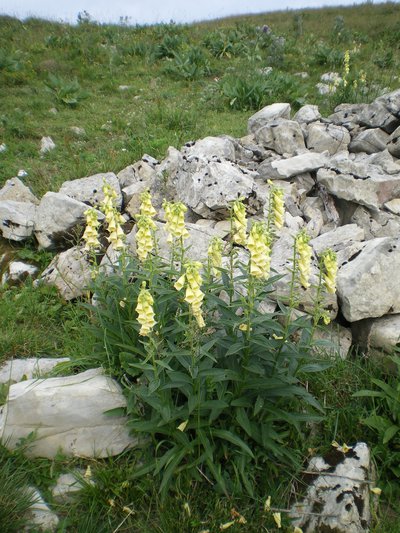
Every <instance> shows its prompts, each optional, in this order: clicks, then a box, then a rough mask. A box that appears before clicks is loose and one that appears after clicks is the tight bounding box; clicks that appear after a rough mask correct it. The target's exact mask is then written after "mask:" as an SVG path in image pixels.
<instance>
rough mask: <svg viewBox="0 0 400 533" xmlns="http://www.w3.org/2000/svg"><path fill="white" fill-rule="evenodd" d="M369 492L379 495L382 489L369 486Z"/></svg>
mask: <svg viewBox="0 0 400 533" xmlns="http://www.w3.org/2000/svg"><path fill="white" fill-rule="evenodd" d="M371 492H372V493H373V494H376V495H377V496H380V495H381V494H382V489H380V488H379V487H371Z"/></svg>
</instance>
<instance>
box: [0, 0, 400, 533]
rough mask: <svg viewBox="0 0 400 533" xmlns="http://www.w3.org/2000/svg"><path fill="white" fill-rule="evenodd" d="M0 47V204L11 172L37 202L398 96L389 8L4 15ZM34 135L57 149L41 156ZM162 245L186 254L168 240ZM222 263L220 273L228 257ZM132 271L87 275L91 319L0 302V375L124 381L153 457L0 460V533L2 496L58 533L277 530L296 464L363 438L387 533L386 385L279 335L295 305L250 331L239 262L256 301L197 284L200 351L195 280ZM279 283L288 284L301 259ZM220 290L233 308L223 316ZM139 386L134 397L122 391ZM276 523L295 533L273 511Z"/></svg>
mask: <svg viewBox="0 0 400 533" xmlns="http://www.w3.org/2000/svg"><path fill="white" fill-rule="evenodd" d="M266 26H268V28H267V27H266ZM0 29H1V32H0V97H1V98H0V106H1V107H0V144H1V143H4V144H5V145H6V149H5V151H3V152H1V153H0V187H1V186H2V185H3V184H4V182H5V181H6V180H7V179H8V178H10V177H13V176H15V175H17V173H18V171H19V170H21V169H23V170H25V171H26V172H27V176H26V177H24V178H23V179H24V182H25V183H26V184H27V185H29V186H30V187H31V189H32V190H33V192H34V193H35V194H37V195H38V196H41V195H42V194H44V193H45V192H46V191H48V190H54V191H57V190H58V188H59V187H60V185H61V183H62V182H64V181H65V180H71V179H74V178H81V177H84V176H88V175H91V174H95V173H100V172H106V171H114V172H118V171H119V170H121V169H122V168H124V167H125V166H127V165H129V164H131V163H133V162H135V161H137V160H138V159H140V157H141V156H142V155H143V154H144V153H147V154H150V155H152V156H153V157H156V158H159V159H162V158H163V157H164V155H165V153H166V149H167V148H168V146H170V145H172V146H175V147H177V148H179V147H180V146H181V145H182V144H183V143H184V142H187V141H190V140H196V139H198V138H201V137H205V136H208V135H220V134H229V135H232V136H234V137H240V136H243V135H245V134H246V133H247V132H246V125H247V118H248V117H249V115H250V114H252V113H253V112H255V111H257V110H258V109H260V108H261V107H262V106H264V105H267V104H270V103H274V102H290V103H291V106H292V109H293V110H296V109H298V108H299V107H301V105H303V104H306V103H310V104H318V105H319V106H320V111H321V113H322V114H323V115H326V114H329V113H330V112H332V111H333V108H334V107H335V105H337V104H338V103H341V102H346V103H350V102H368V101H371V100H373V99H374V98H375V97H376V96H377V95H379V94H382V93H383V92H385V91H387V90H390V89H395V88H397V87H398V86H399V83H400V82H399V78H398V72H399V66H400V53H399V49H400V6H399V5H398V4H396V3H390V2H389V3H386V4H378V5H373V4H372V3H369V2H367V3H366V4H363V5H360V6H354V7H349V8H326V9H321V10H302V11H296V12H291V11H285V12H277V13H269V14H264V15H257V16H256V15H249V16H245V17H233V18H229V19H223V20H218V21H211V22H202V23H198V24H194V25H178V24H174V23H170V24H161V25H157V26H136V27H130V26H128V25H126V24H120V25H101V24H97V23H96V22H95V21H91V19H90V17H87V16H82V15H81V17H80V18H79V20H78V24H77V25H76V26H70V25H67V24H62V23H53V22H46V21H43V20H38V19H29V20H26V21H23V22H21V21H18V20H16V19H13V18H10V17H5V16H3V17H0ZM270 68H272V70H271V71H269V69H270ZM329 71H337V72H339V73H340V74H341V75H342V77H343V79H344V80H345V81H346V83H341V84H339V85H338V86H337V87H336V92H334V93H333V92H332V93H330V94H328V95H325V96H322V95H320V94H319V93H318V91H317V89H316V88H315V85H316V83H318V82H319V81H320V76H321V74H322V73H324V72H329ZM302 72H307V74H308V76H307V77H302V76H300V75H299V73H302ZM72 127H80V128H83V129H84V132H80V133H77V131H76V130H75V131H74V130H72V129H71V128H72ZM43 136H51V137H52V139H53V140H54V142H55V143H56V149H55V150H53V151H51V152H48V153H47V154H45V155H43V156H41V155H40V154H39V148H40V139H41V137H43ZM150 226H151V224H150ZM260 231H261V230H260ZM261 233H262V231H261ZM272 241H273V239H272V240H271V241H270V242H268V243H267V244H266V246H267V245H268V246H269V245H272ZM117 244H118V243H117ZM175 246H176V250H178V252H176V253H179V254H181V253H182V250H183V248H182V240H180V238H178V239H177V240H176V242H175ZM6 249H7V253H11V254H13V255H15V256H16V257H19V258H22V259H30V260H32V261H34V262H36V263H37V264H38V265H39V266H42V267H43V266H44V265H46V264H47V263H48V262H49V260H50V258H51V254H50V253H47V252H46V253H44V252H38V251H36V250H35V246H34V243H27V244H26V245H25V246H24V247H19V246H10V245H9V244H8V243H5V242H0V256H1V255H2V251H4V250H6ZM232 254H233V255H232ZM227 256H228V257H234V247H232V249H231V250H230V251H228V252H227ZM179 257H180V258H181V255H179ZM296 257H297V256H296ZM146 260H147V258H144V260H143V261H140V262H139V263H138V262H128V261H125V259H124V257H123V256H122V258H121V263H120V267H121V271H120V272H119V273H118V276H115V277H113V276H111V277H108V278H107V280H104V279H102V277H101V275H99V276H97V279H96V281H95V283H96V286H95V288H93V290H95V291H96V293H97V294H98V297H99V301H100V302H102V303H103V304H105V305H104V306H100V307H97V308H94V309H93V308H91V307H90V306H89V305H87V303H86V302H73V303H68V302H64V301H62V300H61V299H60V298H59V296H58V295H57V293H56V291H55V290H53V289H50V288H46V287H43V286H39V287H33V286H32V284H31V283H29V282H27V283H25V284H23V285H22V286H21V287H18V288H15V287H9V286H7V285H5V286H3V287H1V288H0V362H3V361H5V360H7V359H10V358H12V357H17V356H18V357H28V356H36V355H47V356H49V355H50V356H58V357H61V356H69V357H71V358H72V363H71V365H70V369H69V370H70V371H71V372H72V371H77V370H81V369H83V368H87V367H89V366H91V365H94V364H99V363H100V364H102V365H103V366H104V367H105V368H106V369H107V371H108V372H110V373H111V374H112V375H113V376H115V377H117V378H119V379H122V381H123V382H124V385H125V387H126V391H127V398H128V414H129V415H130V420H131V422H130V423H131V426H132V427H133V428H134V429H135V430H136V431H139V432H143V433H145V434H150V435H151V437H152V439H153V442H154V443H155V446H154V449H155V450H156V455H155V454H154V453H153V454H151V453H150V455H149V454H148V452H149V450H146V449H145V450H137V451H133V452H126V453H125V454H123V455H121V456H120V457H117V458H110V459H103V460H91V461H88V460H83V459H79V458H76V459H74V460H71V459H67V458H65V457H62V456H61V455H60V456H59V457H57V458H56V459H55V460H53V461H48V460H29V461H28V460H26V459H25V458H24V456H23V453H22V452H23V447H24V446H25V445H26V444H27V443H22V444H21V450H17V451H16V452H13V453H11V452H8V451H6V450H5V449H4V448H0V479H10V477H11V478H12V479H13V484H12V486H11V487H10V486H9V485H7V484H3V485H2V487H0V530H1V531H20V530H21V527H22V526H21V524H20V523H19V522H18V520H20V517H21V516H22V514H23V513H22V511H23V509H24V508H25V507H26V505H27V504H29V497H28V496H27V495H26V494H22V495H21V498H19V499H18V498H15V497H14V494H13V492H12V490H11V489H13V488H15V487H16V486H23V485H24V484H25V483H26V482H29V483H31V484H33V485H35V486H37V487H38V488H39V489H40V490H41V492H42V493H43V495H44V497H45V498H46V499H47V500H48V501H49V502H50V503H51V505H52V507H53V508H54V509H55V511H56V512H57V513H58V515H59V516H60V518H61V525H60V528H59V531H68V532H82V533H83V532H85V533H89V532H92V531H93V532H96V533H97V532H103V531H104V532H112V531H121V532H122V531H138V532H139V531H140V532H148V533H152V532H156V531H159V532H164V533H168V532H171V533H172V532H175V531H193V532H198V533H200V531H204V532H205V531H210V532H215V531H219V530H220V529H221V527H224V525H226V527H228V526H227V524H229V523H230V522H232V524H231V525H230V526H229V529H230V530H231V531H239V530H242V531H246V532H253V531H254V532H259V531H275V530H276V529H274V528H276V523H275V522H274V520H273V517H272V515H271V513H270V512H267V511H266V510H265V502H266V499H267V497H268V496H269V495H270V496H271V501H272V507H273V508H276V509H283V510H284V509H287V508H288V507H289V506H290V503H291V502H292V501H293V499H294V498H295V497H297V496H298V495H299V494H301V491H302V489H303V483H304V481H303V476H302V470H304V466H305V464H306V462H307V459H308V458H309V457H310V456H312V455H314V454H315V453H318V454H321V453H324V452H326V451H328V450H329V449H330V447H331V442H332V441H338V442H340V443H343V442H346V443H348V444H352V443H355V442H356V441H360V440H364V441H366V442H367V443H368V444H369V445H370V446H371V450H372V454H373V458H374V461H375V462H376V465H377V475H378V480H377V485H378V486H379V487H380V488H382V491H383V492H382V495H381V500H380V504H379V507H378V509H377V511H376V516H375V524H374V531H376V532H388V533H389V532H393V531H397V530H398V529H399V528H400V518H399V516H398V511H397V508H396V502H397V501H398V498H399V496H400V485H399V477H400V459H399V433H400V422H399V416H400V415H399V407H398V405H399V385H398V379H399V376H398V375H397V374H395V375H393V374H392V375H389V376H388V375H387V374H386V373H385V369H384V368H383V367H382V365H381V364H380V362H379V359H378V360H376V359H373V358H369V357H367V356H365V355H364V354H361V353H353V354H351V355H350V356H349V358H348V359H347V360H345V361H343V360H341V359H340V358H339V357H337V358H335V357H334V358H325V359H324V358H322V360H318V361H316V360H315V356H313V355H312V346H313V344H312V332H313V329H314V328H315V327H317V326H318V327H320V322H321V318H323V317H322V315H321V314H318V313H319V311H318V309H317V308H316V315H315V316H316V318H315V320H314V322H313V321H312V320H311V322H310V321H309V322H304V321H303V322H302V321H301V320H300V321H294V322H293V321H292V318H291V317H292V314H291V307H293V305H294V304H295V300H292V301H289V302H283V303H282V304H281V307H280V311H279V313H277V314H276V316H274V317H271V316H269V315H263V314H262V313H259V312H258V310H257V305H258V303H259V301H260V300H261V299H262V298H263V297H264V296H265V295H266V293H267V292H268V286H269V283H270V280H268V282H265V283H264V282H263V283H261V282H260V280H259V279H257V276H254V272H253V274H251V272H250V271H249V270H248V268H250V267H247V266H246V265H244V264H240V263H238V264H237V265H236V267H237V268H238V269H239V270H240V274H239V280H237V279H236V282H237V281H239V282H240V283H244V284H246V286H247V290H248V294H250V295H251V298H250V299H244V298H243V296H241V295H240V291H237V289H236V288H234V283H233V282H234V279H233V274H232V272H233V271H232V269H229V267H224V268H222V266H220V267H217V271H219V273H220V274H221V277H219V276H217V274H216V271H214V270H212V267H211V266H209V270H208V274H207V276H206V279H205V280H203V281H204V284H203V285H202V291H204V293H205V296H204V304H203V307H202V309H203V311H204V316H205V317H206V318H207V316H208V317H212V316H216V315H218V317H219V321H218V324H217V325H216V326H215V328H214V331H207V333H202V331H203V329H202V328H201V321H200V318H199V306H198V307H197V308H194V309H193V305H191V304H190V305H189V306H188V305H187V302H185V299H184V298H183V294H184V290H182V289H183V285H182V286H181V284H184V283H187V280H188V279H191V278H190V276H191V275H192V277H193V276H194V279H197V278H196V274H195V272H193V271H192V274H190V272H189V274H188V272H187V271H186V278H185V279H186V281H185V280H184V279H182V281H181V284H180V283H178V286H177V287H174V283H175V284H176V283H177V278H178V277H179V275H182V274H184V271H183V270H174V268H172V267H173V266H174V263H173V262H171V263H165V262H163V261H161V260H155V259H154V261H153V262H146ZM236 260H237V259H235V261H236ZM298 260H299V261H300V257H299V258H298ZM157 261H159V262H157ZM181 263H182V265H183V263H184V262H182V261H181ZM232 265H233V263H231V266H232ZM191 268H193V265H192V266H191ZM0 270H1V265H0ZM293 272H294V273H295V274H294V278H293V280H297V281H296V283H298V282H299V281H298V279H297V277H296V276H300V274H301V265H300V266H299V264H298V263H297V264H296V261H295V262H294V264H293ZM0 274H1V272H0ZM271 276H272V279H273V273H271ZM253 278H255V279H256V281H255V282H254V279H253ZM132 279H134V283H132ZM299 279H300V278H299ZM322 279H323V278H321V283H323V281H322ZM143 281H144V282H145V283H146V287H150V289H152V290H153V296H154V300H155V303H154V305H155V311H156V316H157V318H156V320H157V322H158V324H157V326H156V330H157V336H153V337H151V335H146V329H145V330H144V333H145V334H144V335H141V334H140V331H142V333H143V330H140V329H139V325H138V323H137V321H136V318H137V313H138V310H137V300H138V297H139V295H140V294H142V295H143V294H145V293H141V289H142V288H143V289H145V288H146V287H142V282H143ZM323 287H325V289H326V285H323ZM221 288H223V289H224V290H225V292H226V294H228V295H231V297H230V299H228V303H227V301H226V300H223V299H221V298H220V296H219V295H220V291H221ZM178 289H179V290H181V291H182V294H181V297H179V294H178ZM325 289H324V290H325ZM233 295H235V297H233ZM143 298H144V299H145V300H146V297H144V296H143ZM195 300H196V299H195ZM196 301H197V303H199V300H198V294H197V300H196ZM200 301H201V302H202V301H203V300H202V298H200ZM121 302H122V303H121ZM148 302H149V299H148V297H147V303H148ZM81 303H82V304H83V305H80V304H81ZM239 308H240V309H241V312H242V313H243V314H242V315H240V313H239V312H238V310H239ZM104 309H105V310H106V311H105V312H103V311H102V310H104ZM172 311H173V312H172ZM278 319H279V320H278ZM133 323H134V325H132V324H133ZM147 326H148V328H149V332H150V330H151V329H152V328H153V327H154V325H152V326H151V327H150V325H149V324H147ZM142 327H143V324H142ZM99 336H100V341H99ZM294 338H295V339H296V341H295V342H294V341H293V339H294ZM143 339H145V341H144V340H143ZM261 346H262V347H263V349H260V347H261ZM265 346H268V356H267V358H265ZM160 354H162V357H158V359H157V358H156V357H157V356H159V355H160ZM238 354H245V355H246V360H245V361H243V359H242V358H241V355H238ZM272 354H275V355H272ZM276 354H278V355H276ZM288 354H290V358H291V360H290V361H291V362H290V364H289V365H288V363H287V362H288V357H289V356H288ZM394 361H395V363H396V364H397V365H398V363H399V361H398V359H395V360H394ZM64 370H65V369H64ZM138 376H141V377H143V376H144V378H145V379H143V382H142V386H141V387H139V388H137V387H136V388H135V387H133V386H132V385H133V384H134V383H136V380H137V379H138ZM226 376H229V377H228V378H227V377H226ZM261 378H262V379H261ZM277 383H279V387H278V389H279V390H278V389H276V390H275V392H274V393H272V392H271V391H272V390H273V389H274V387H276V386H277ZM355 393H357V395H356V396H355ZM5 394H6V390H0V397H1V398H2V399H4V397H5ZM265 406H268V409H266V407H265ZM161 435H162V438H161ZM189 436H190V438H189ZM157 439H159V440H158V441H157ZM146 452H147V453H146ZM188 457H190V460H188ZM88 466H90V472H91V474H90V475H91V479H93V480H94V481H95V484H94V485H92V484H90V483H89V482H87V479H86V478H85V479H83V482H84V489H83V491H82V493H81V495H80V497H79V499H78V500H77V501H76V502H75V503H73V504H68V505H61V504H58V505H57V504H55V503H53V502H52V501H51V492H50V490H51V487H52V486H53V485H54V483H55V480H56V478H57V476H58V475H59V474H60V473H62V472H65V471H68V470H72V469H73V468H75V467H82V468H85V469H87V467H88ZM11 516H13V517H14V516H15V518H12V524H11V525H10V517H11ZM240 517H244V519H245V520H246V523H244V522H243V520H241V518H240ZM282 521H283V530H287V531H292V529H290V527H289V522H288V520H287V518H286V515H285V513H284V512H283V511H282ZM285 528H286V529H285Z"/></svg>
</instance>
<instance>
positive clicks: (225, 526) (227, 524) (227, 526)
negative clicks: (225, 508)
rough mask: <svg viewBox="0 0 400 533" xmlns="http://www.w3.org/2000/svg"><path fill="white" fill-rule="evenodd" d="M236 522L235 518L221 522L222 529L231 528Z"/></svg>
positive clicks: (220, 527)
mask: <svg viewBox="0 0 400 533" xmlns="http://www.w3.org/2000/svg"><path fill="white" fill-rule="evenodd" d="M234 524H235V520H231V521H230V522H225V524H221V525H220V526H219V530H220V531H225V530H226V529H229V528H230V527H232V526H233V525H234Z"/></svg>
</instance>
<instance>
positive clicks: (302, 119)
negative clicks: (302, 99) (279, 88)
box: [293, 104, 321, 124]
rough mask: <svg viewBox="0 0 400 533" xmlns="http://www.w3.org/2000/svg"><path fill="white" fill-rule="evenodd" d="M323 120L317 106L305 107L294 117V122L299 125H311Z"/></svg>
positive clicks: (308, 105)
mask: <svg viewBox="0 0 400 533" xmlns="http://www.w3.org/2000/svg"><path fill="white" fill-rule="evenodd" d="M320 118H321V113H320V112H319V109H318V106H317V105H310V104H307V105H303V107H301V108H300V109H299V110H298V111H297V113H296V114H295V115H294V117H293V120H296V121H297V122H298V123H299V124H310V122H315V121H316V120H319V119H320Z"/></svg>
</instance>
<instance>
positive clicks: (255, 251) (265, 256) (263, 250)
mask: <svg viewBox="0 0 400 533" xmlns="http://www.w3.org/2000/svg"><path fill="white" fill-rule="evenodd" d="M247 248H248V250H249V252H250V258H251V261H250V275H251V276H254V277H255V278H261V279H267V278H268V276H269V272H270V266H271V248H270V237H269V233H268V229H267V224H265V222H255V223H254V224H253V226H252V227H251V230H250V235H249V238H248V239H247Z"/></svg>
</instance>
